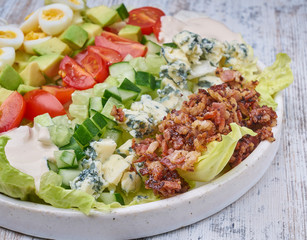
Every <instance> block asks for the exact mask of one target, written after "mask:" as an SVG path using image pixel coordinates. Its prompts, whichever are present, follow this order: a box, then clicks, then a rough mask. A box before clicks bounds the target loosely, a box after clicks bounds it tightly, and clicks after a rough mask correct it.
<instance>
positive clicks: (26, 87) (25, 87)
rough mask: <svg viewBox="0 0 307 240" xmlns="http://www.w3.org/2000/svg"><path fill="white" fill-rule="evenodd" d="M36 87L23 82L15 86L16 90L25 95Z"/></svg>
mask: <svg viewBox="0 0 307 240" xmlns="http://www.w3.org/2000/svg"><path fill="white" fill-rule="evenodd" d="M35 89H38V87H32V86H29V85H25V84H20V85H19V87H18V88H17V92H19V93H20V94H21V95H25V94H26V93H27V92H30V91H32V90H35Z"/></svg>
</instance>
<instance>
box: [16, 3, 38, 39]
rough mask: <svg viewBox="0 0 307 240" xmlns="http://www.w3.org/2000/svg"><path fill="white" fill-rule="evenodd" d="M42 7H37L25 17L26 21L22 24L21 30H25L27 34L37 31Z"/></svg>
mask: <svg viewBox="0 0 307 240" xmlns="http://www.w3.org/2000/svg"><path fill="white" fill-rule="evenodd" d="M39 11H40V9H37V10H36V11H35V12H33V13H32V14H31V15H29V16H28V17H27V19H25V21H24V22H23V23H22V24H21V25H20V29H21V31H23V32H24V33H25V34H27V33H29V32H31V31H36V30H37V29H38V28H39V23H38V14H39Z"/></svg>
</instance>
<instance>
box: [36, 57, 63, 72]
mask: <svg viewBox="0 0 307 240" xmlns="http://www.w3.org/2000/svg"><path fill="white" fill-rule="evenodd" d="M63 58H64V57H63V56H62V55H60V54H49V55H44V56H40V57H37V58H35V59H34V60H33V62H37V63H38V66H39V69H40V70H41V71H42V72H43V74H45V75H46V76H47V77H50V78H52V77H55V76H56V75H57V74H58V70H59V65H60V63H61V61H62V59H63Z"/></svg>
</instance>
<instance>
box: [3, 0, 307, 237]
mask: <svg viewBox="0 0 307 240" xmlns="http://www.w3.org/2000/svg"><path fill="white" fill-rule="evenodd" d="M88 2H89V6H94V5H98V4H104V5H109V6H110V5H113V4H118V3H120V2H121V1H117V0H114V1H112V0H108V1H107V0H105V1H103V0H100V1H99V0H97V1H88ZM124 3H125V4H126V5H128V6H135V7H138V6H145V5H152V6H156V7H159V8H161V9H163V10H164V11H165V13H166V14H174V13H176V12H177V11H179V10H192V11H199V12H203V13H205V14H206V15H208V16H210V17H211V18H213V19H216V20H220V21H222V22H224V23H225V24H226V25H227V26H228V27H229V28H230V29H232V30H233V31H235V32H240V33H241V34H242V35H243V38H244V39H245V41H246V42H248V43H249V44H251V45H252V46H253V48H254V49H255V55H256V56H258V58H259V60H261V61H262V62H264V63H265V64H266V65H269V64H272V63H273V61H274V59H275V55H276V54H277V53H279V52H285V53H287V54H288V55H289V56H290V57H291V59H292V61H293V62H292V69H293V73H294V83H293V84H292V85H291V86H290V87H289V88H288V89H287V90H285V91H284V105H285V111H284V121H283V126H284V127H283V135H282V141H281V144H280V147H279V151H278V153H277V155H276V157H275V159H274V160H273V163H272V165H271V166H270V168H269V169H268V171H267V172H266V174H265V175H264V177H263V178H262V179H261V180H260V181H259V182H258V183H257V184H256V185H255V186H254V187H253V188H252V189H250V190H249V191H248V192H247V193H246V194H245V195H244V196H243V197H241V198H240V199H239V200H238V201H236V202H235V203H233V204H231V205H230V206H228V207H226V208H225V209H223V210H222V211H220V212H218V213H216V214H215V215H213V216H211V217H209V218H207V219H204V220H202V221H200V222H198V223H195V224H193V225H190V226H187V227H183V228H181V229H178V230H176V231H172V232H169V233H166V234H161V235H158V236H154V237H149V238H146V239H152V240H162V239H210V240H211V239H212V240H213V239H214V240H217V239H242V240H244V239H246V240H249V239H255V240H257V239H270V240H272V239H295V240H300V239H307V121H306V119H307V108H306V106H305V104H307V98H306V96H305V94H307V77H306V75H307V1H306V0H294V1H288V0H284V1H281V0H271V1H266V0H257V1H247V0H237V1H227V0H216V1H212V0H160V1H149V0H138V1H136V0H134V1H133V0H129V1H124ZM42 5H43V0H19V1H18V0H0V17H2V18H5V19H7V20H8V21H9V23H20V22H21V21H22V19H23V18H24V17H25V16H26V14H29V13H31V12H32V11H33V10H35V9H37V8H38V7H39V6H42ZM0 217H2V218H4V217H5V216H1V213H0ZM0 239H16V240H21V239H23V240H28V239H37V238H34V237H30V236H25V235H22V234H19V233H15V232H13V231H10V230H6V229H3V228H0Z"/></svg>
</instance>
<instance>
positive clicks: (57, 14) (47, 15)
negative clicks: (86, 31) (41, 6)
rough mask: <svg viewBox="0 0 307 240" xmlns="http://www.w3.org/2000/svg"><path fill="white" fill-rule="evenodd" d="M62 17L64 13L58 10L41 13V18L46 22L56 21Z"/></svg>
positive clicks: (53, 9)
mask: <svg viewBox="0 0 307 240" xmlns="http://www.w3.org/2000/svg"><path fill="white" fill-rule="evenodd" d="M63 17H64V12H63V11H62V10H60V9H55V8H52V9H48V10H44V11H43V15H42V18H43V19H45V20H47V21H57V20H60V19H61V18H63Z"/></svg>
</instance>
